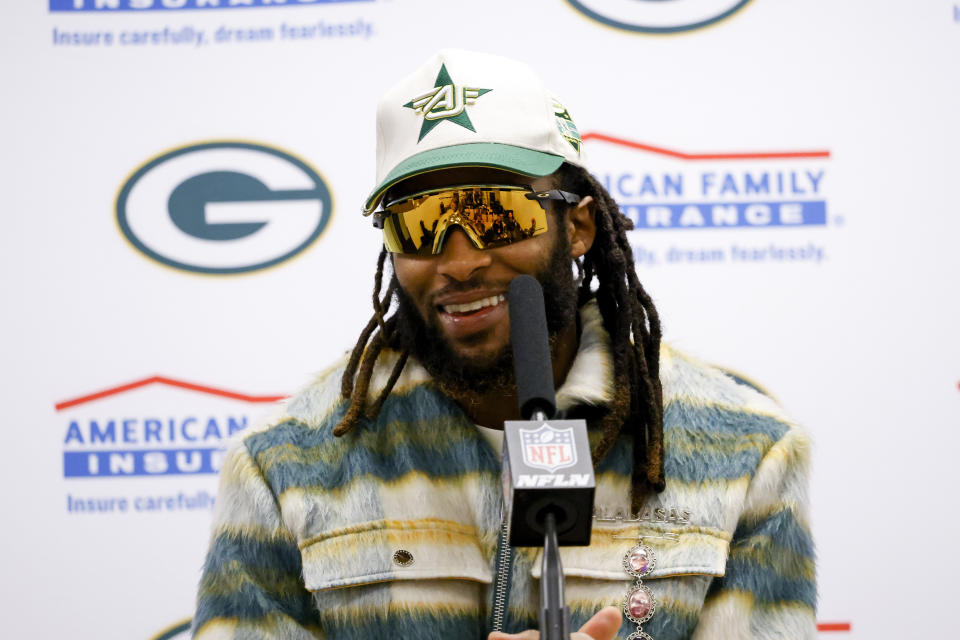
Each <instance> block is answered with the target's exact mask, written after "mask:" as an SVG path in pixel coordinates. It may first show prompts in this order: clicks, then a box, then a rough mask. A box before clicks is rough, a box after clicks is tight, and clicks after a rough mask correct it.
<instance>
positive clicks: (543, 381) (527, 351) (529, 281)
mask: <svg viewBox="0 0 960 640" xmlns="http://www.w3.org/2000/svg"><path fill="white" fill-rule="evenodd" d="M507 299H508V300H509V308H510V342H511V343H512V345H513V367H514V370H515V371H516V373H517V396H518V398H517V401H518V403H519V404H520V415H521V416H522V417H523V419H524V420H530V418H531V416H533V414H534V412H536V411H540V412H542V413H543V414H544V416H543V417H545V418H552V417H553V414H554V413H555V412H556V408H557V407H556V399H555V395H554V391H553V366H552V365H551V363H550V341H549V338H548V335H547V315H546V313H545V312H544V304H543V289H541V288H540V283H539V282H537V279H536V278H534V277H533V276H526V275H524V276H517V277H516V278H514V279H513V280H512V281H511V282H510V290H509V291H508V292H507Z"/></svg>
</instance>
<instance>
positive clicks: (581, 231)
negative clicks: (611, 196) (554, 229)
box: [566, 196, 597, 259]
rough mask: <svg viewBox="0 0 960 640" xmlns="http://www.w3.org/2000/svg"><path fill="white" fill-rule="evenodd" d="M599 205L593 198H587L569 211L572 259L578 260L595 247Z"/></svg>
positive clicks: (569, 239)
mask: <svg viewBox="0 0 960 640" xmlns="http://www.w3.org/2000/svg"><path fill="white" fill-rule="evenodd" d="M596 214H597V203H596V201H594V199H593V196H586V197H584V198H583V199H581V200H580V202H579V203H577V205H575V206H574V207H572V208H571V209H570V210H568V211H567V215H566V231H567V240H568V241H569V242H570V257H571V258H573V259H577V258H579V257H581V256H583V255H584V254H585V253H586V252H587V251H589V250H590V247H592V246H593V239H594V238H595V237H596V235H597V219H596Z"/></svg>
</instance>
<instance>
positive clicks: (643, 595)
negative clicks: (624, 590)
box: [625, 586, 653, 623]
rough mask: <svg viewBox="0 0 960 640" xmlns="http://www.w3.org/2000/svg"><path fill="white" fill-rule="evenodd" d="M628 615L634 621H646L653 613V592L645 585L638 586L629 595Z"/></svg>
mask: <svg viewBox="0 0 960 640" xmlns="http://www.w3.org/2000/svg"><path fill="white" fill-rule="evenodd" d="M625 609H626V612H627V616H628V617H629V618H630V619H631V620H633V621H634V622H637V623H641V622H646V621H647V620H649V619H650V616H652V615H653V594H652V593H650V589H647V588H646V587H644V586H640V587H637V588H636V589H634V590H633V591H631V592H630V594H629V595H628V596H627V606H626V607H625Z"/></svg>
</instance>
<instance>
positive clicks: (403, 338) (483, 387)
mask: <svg viewBox="0 0 960 640" xmlns="http://www.w3.org/2000/svg"><path fill="white" fill-rule="evenodd" d="M572 267H573V265H572V262H571V260H570V243H569V241H568V240H567V237H566V234H563V233H561V234H558V241H557V242H556V244H555V246H554V248H553V250H552V252H551V254H550V259H549V260H548V261H547V264H546V265H544V267H543V268H542V269H541V270H539V271H538V272H537V273H534V274H531V275H533V276H534V277H535V278H536V279H537V280H538V281H539V282H540V286H541V287H542V288H543V301H544V310H545V311H546V316H547V331H548V334H549V340H550V352H551V354H552V355H553V357H556V344H557V338H558V336H559V335H560V332H561V331H562V330H563V329H566V328H567V327H569V326H570V323H572V322H574V321H575V319H576V317H577V291H576V285H575V283H574V279H573V268H572ZM392 281H393V283H394V284H395V285H396V292H397V293H396V295H397V300H398V308H397V313H396V316H395V318H396V322H397V324H396V333H395V334H394V335H395V338H394V340H393V342H394V343H395V344H394V346H395V347H397V348H399V349H402V350H406V351H409V353H410V354H411V355H413V356H414V357H415V358H416V359H417V360H418V361H419V362H420V364H421V365H423V367H424V369H426V370H427V372H428V373H429V374H430V375H431V376H432V377H433V379H434V381H435V382H436V383H437V384H438V386H439V387H440V389H441V391H443V392H444V393H446V394H447V395H450V396H452V397H455V398H457V399H459V400H462V401H463V400H465V401H468V402H470V401H477V400H478V399H479V397H480V396H483V395H487V394H490V393H494V392H514V391H515V390H516V375H515V373H514V368H513V350H512V348H511V345H510V343H507V344H506V345H504V347H503V348H502V349H500V350H499V351H497V352H495V353H492V354H489V355H487V356H484V357H465V356H463V355H462V354H460V353H459V352H458V351H457V350H456V349H454V348H453V347H452V346H451V345H450V343H449V342H448V341H447V340H446V338H445V337H444V335H443V333H442V331H441V330H440V327H439V325H438V323H437V320H436V317H435V316H431V317H430V318H429V319H424V318H423V316H422V315H421V314H420V311H419V310H418V309H417V307H416V305H415V304H414V302H413V300H411V299H410V297H409V296H408V295H407V293H406V291H404V290H403V288H402V287H401V286H400V285H399V283H397V281H396V275H394V276H393V279H392ZM482 284H483V281H482V279H471V280H469V281H466V282H463V283H460V284H458V285H457V288H461V289H463V290H469V289H474V288H479V287H481V286H482Z"/></svg>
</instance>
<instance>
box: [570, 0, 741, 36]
mask: <svg viewBox="0 0 960 640" xmlns="http://www.w3.org/2000/svg"><path fill="white" fill-rule="evenodd" d="M567 2H568V3H570V5H571V6H572V7H573V8H574V9H576V10H577V11H579V12H580V13H582V14H584V15H585V16H587V17H589V18H592V19H593V20H596V21H597V22H599V23H601V24H605V25H607V26H608V27H614V28H616V29H623V30H625V31H633V32H635V33H678V32H681V31H693V30H694V29H700V28H702V27H706V26H709V25H711V24H714V23H717V22H720V21H721V20H723V19H725V18H728V17H730V16H731V15H733V14H734V13H736V12H737V11H740V9H742V8H743V7H744V6H746V4H747V3H748V2H750V0H567Z"/></svg>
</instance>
